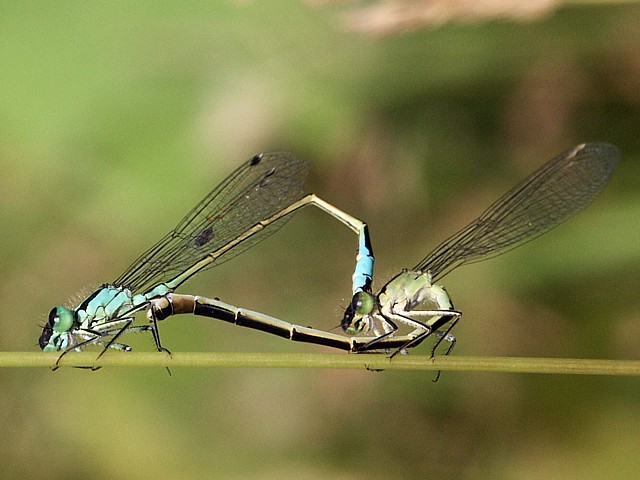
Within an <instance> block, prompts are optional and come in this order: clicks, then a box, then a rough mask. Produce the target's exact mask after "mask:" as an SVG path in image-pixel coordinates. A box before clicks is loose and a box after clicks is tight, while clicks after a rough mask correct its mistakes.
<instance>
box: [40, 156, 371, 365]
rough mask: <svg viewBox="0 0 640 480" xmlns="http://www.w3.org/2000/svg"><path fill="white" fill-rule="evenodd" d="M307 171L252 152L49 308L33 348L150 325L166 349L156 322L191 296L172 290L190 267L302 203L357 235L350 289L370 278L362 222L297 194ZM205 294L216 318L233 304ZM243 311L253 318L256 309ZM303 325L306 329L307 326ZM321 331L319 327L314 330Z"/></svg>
mask: <svg viewBox="0 0 640 480" xmlns="http://www.w3.org/2000/svg"><path fill="white" fill-rule="evenodd" d="M308 170H309V165H308V163H307V162H306V161H304V160H301V159H300V158H297V157H296V156H295V155H293V154H292V153H287V152H275V153H263V154H259V155H256V156H254V157H253V158H251V159H250V160H249V161H247V162H245V163H244V164H243V165H241V166H240V167H239V168H238V169H236V170H235V171H234V172H233V173H232V174H231V175H229V177H227V178H226V179H225V180H224V181H223V182H222V183H221V184H220V185H218V186H217V187H216V188H214V189H213V190H212V191H211V192H210V193H209V194H208V195H207V196H206V197H205V198H204V199H203V200H202V201H200V203H198V204H197V205H196V206H195V207H194V208H193V209H192V210H191V211H190V212H189V213H188V214H187V215H186V216H185V217H184V218H183V219H182V220H181V221H180V223H178V225H177V226H176V227H175V228H174V229H173V230H171V231H170V232H169V233H168V234H167V235H165V236H164V237H163V238H162V239H161V240H160V241H159V242H158V243H156V244H155V245H154V246H152V247H151V248H150V249H149V250H147V251H146V252H145V253H143V254H142V255H141V256H140V257H139V258H138V259H137V260H136V261H135V262H134V263H133V264H132V265H131V266H130V267H129V268H128V269H127V270H126V271H125V272H124V273H123V274H122V275H120V277H118V279H117V280H116V281H114V282H113V283H110V284H105V285H103V286H101V287H100V288H98V289H96V290H95V291H94V292H93V293H91V294H90V295H89V296H88V297H86V298H85V299H84V300H82V301H81V302H80V303H79V304H78V305H77V306H76V307H74V308H67V307H64V306H57V307H54V308H53V309H52V310H51V312H50V314H49V319H48V321H47V323H46V324H45V325H44V328H43V330H42V334H41V336H40V340H39V345H40V348H42V350H44V351H45V352H55V351H62V352H63V353H62V354H63V355H64V353H66V352H68V351H70V350H82V348H83V347H85V346H87V345H91V344H95V345H100V346H102V347H104V349H103V351H102V353H103V352H104V351H106V350H107V349H108V348H112V349H117V350H125V351H129V350H131V347H129V346H128V345H125V344H123V343H118V342H117V340H118V338H119V337H120V336H121V335H122V334H123V333H124V332H147V331H150V332H151V333H152V335H153V338H154V340H155V344H156V347H157V349H158V351H166V349H165V348H163V347H162V343H161V341H160V335H159V331H158V325H157V321H158V320H159V319H162V318H165V317H166V316H168V315H171V314H175V313H184V312H181V309H183V310H184V308H185V305H186V304H187V303H188V299H190V298H199V297H192V296H189V295H177V294H175V293H173V292H174V291H175V290H176V289H177V288H178V287H179V286H181V285H182V284H183V283H184V282H186V281H187V280H188V279H189V278H191V277H192V276H193V275H195V274H196V273H198V272H200V271H202V270H204V269H206V268H210V267H214V266H217V265H220V264H221V263H222V262H224V261H226V260H229V259H230V258H232V257H233V256H235V255H237V254H239V253H241V252H243V251H244V250H246V249H248V248H250V247H252V246H253V245H255V244H256V243H257V242H259V241H260V240H263V239H264V238H266V237H267V236H268V235H270V234H272V233H274V232H275V231H276V230H277V229H278V228H280V227H281V226H282V225H283V223H284V222H285V221H286V220H287V219H288V218H289V217H290V215H291V214H292V213H293V212H295V211H297V210H298V209H300V208H302V207H304V206H306V205H315V206H316V207H318V208H320V209H321V210H323V211H325V212H326V213H328V214H330V215H331V216H333V217H334V218H336V219H338V220H339V221H340V222H342V223H343V224H345V225H346V226H347V227H349V228H350V229H351V230H352V231H354V232H355V233H357V234H358V235H359V238H360V251H359V254H358V257H357V259H358V260H357V268H356V271H357V272H360V273H357V274H354V291H355V290H357V289H359V288H366V287H365V286H366V285H369V284H370V282H371V276H370V274H368V273H367V272H372V269H373V257H372V256H371V255H370V254H369V252H370V247H369V250H367V244H368V234H367V231H366V225H365V224H364V223H363V222H361V221H360V220H358V219H356V218H353V217H352V216H350V215H348V214H346V213H344V212H342V211H341V210H339V209H337V208H336V207H334V206H332V205H330V204H329V203H327V202H325V201H323V200H322V199H320V198H318V197H317V196H315V195H313V194H309V195H306V196H302V193H303V184H304V181H305V179H306V177H307V174H308ZM367 275H369V276H368V277H367ZM205 300H206V301H207V304H208V305H209V307H208V309H205V310H206V311H207V312H209V313H212V312H213V311H214V310H213V309H212V307H211V305H217V303H216V302H218V303H219V305H223V306H224V307H223V308H222V310H221V309H220V308H218V309H217V310H215V311H216V313H218V314H219V315H220V316H222V319H227V317H228V314H229V312H230V311H234V309H235V307H232V306H230V305H227V304H224V303H222V302H219V301H218V300H211V299H205ZM143 310H146V312H147V315H148V317H149V319H150V323H149V324H146V325H134V320H135V318H134V317H135V314H136V313H137V312H140V311H143ZM235 311H236V312H237V311H239V310H238V309H235ZM192 313H198V312H197V311H195V312H192ZM250 313H251V314H253V316H254V318H255V316H259V315H260V314H258V313H257V312H250ZM156 314H158V315H156ZM225 314H226V316H225ZM207 316H214V315H212V314H210V315H207ZM214 318H219V317H214ZM241 318H243V317H242V315H241ZM260 319H262V320H263V324H261V323H260ZM272 320H276V319H271V317H267V316H264V315H263V316H261V317H258V321H257V322H256V321H254V322H252V325H253V324H255V326H253V328H257V329H259V330H265V331H269V330H270V329H273V328H272V326H270V325H273V322H272ZM280 322H281V321H280ZM282 323H283V324H286V322H282ZM264 324H266V326H264ZM276 324H277V322H276ZM252 325H247V326H252ZM287 325H289V324H287ZM301 328H302V327H301ZM307 330H308V331H307ZM305 331H306V333H307V334H308V335H310V336H313V332H314V330H313V329H306V330H305ZM272 333H278V334H280V332H272ZM323 333H327V332H318V335H320V336H321V335H322V334H323ZM327 335H329V337H331V336H332V335H331V334H327ZM102 353H101V354H100V355H102Z"/></svg>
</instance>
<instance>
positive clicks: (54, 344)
mask: <svg viewBox="0 0 640 480" xmlns="http://www.w3.org/2000/svg"><path fill="white" fill-rule="evenodd" d="M73 323H74V316H73V312H72V311H71V310H69V309H68V308H66V307H62V306H58V307H53V308H52V309H51V312H49V320H48V321H47V323H46V324H45V326H44V327H43V329H42V334H41V335H40V340H38V344H39V345H40V348H41V349H42V350H43V351H45V352H57V351H60V350H63V349H65V348H67V346H68V345H67V344H68V343H69V342H68V332H69V330H71V328H72V327H73Z"/></svg>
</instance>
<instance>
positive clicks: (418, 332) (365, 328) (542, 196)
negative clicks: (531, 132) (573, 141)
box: [341, 143, 619, 355]
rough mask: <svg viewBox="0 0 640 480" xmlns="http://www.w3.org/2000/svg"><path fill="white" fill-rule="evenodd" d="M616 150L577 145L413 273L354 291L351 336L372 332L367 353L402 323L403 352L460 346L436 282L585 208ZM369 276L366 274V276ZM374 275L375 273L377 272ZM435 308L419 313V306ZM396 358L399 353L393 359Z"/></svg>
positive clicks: (453, 315)
mask: <svg viewBox="0 0 640 480" xmlns="http://www.w3.org/2000/svg"><path fill="white" fill-rule="evenodd" d="M618 159H619V152H618V150H617V149H616V147H614V146H612V145H608V144H604V143H588V144H582V145H578V146H577V147H575V148H572V149H571V150H568V151H566V152H564V153H562V154H560V155H559V156H557V157H556V158H554V159H553V160H551V161H549V162H548V163H546V164H545V165H543V166H542V167H540V168H539V169H538V170H537V171H535V172H534V173H532V174H531V175H530V176H529V177H527V178H526V179H525V180H523V181H522V182H520V183H519V184H518V185H516V186H515V187H514V188H513V189H511V190H510V191H509V192H507V193H506V194H505V195H504V196H503V197H501V198H500V199H499V200H498V201H496V202H495V203H494V204H493V205H491V206H490V207H489V208H488V209H487V210H486V211H485V212H484V213H483V214H482V215H480V217H478V218H477V219H476V220H474V221H473V222H471V223H470V224H469V225H467V226H466V227H464V228H463V229H462V230H460V231H459V232H458V233H456V234H454V235H453V236H451V237H449V238H448V239H447V240H445V241H444V242H442V243H441V244H440V245H439V246H437V247H436V248H435V250H433V251H432V252H431V253H430V254H429V255H427V256H426V257H425V258H424V259H423V260H422V261H421V262H419V263H418V264H417V265H416V266H415V267H413V268H412V269H410V270H406V269H405V270H402V271H401V272H400V273H398V274H397V275H396V276H395V277H394V278H392V279H391V280H390V281H389V282H388V283H387V284H386V285H385V286H384V287H382V289H381V290H380V292H379V293H378V294H377V295H374V294H373V293H372V291H371V289H370V288H366V287H365V288H362V289H360V290H359V291H356V292H355V294H354V296H353V298H352V300H351V303H350V304H349V306H348V307H347V309H346V312H345V314H344V317H343V319H342V324H341V325H342V328H343V330H344V331H345V332H347V333H349V334H355V335H357V334H361V333H368V332H373V334H374V335H375V338H374V339H373V340H370V341H369V342H367V343H366V344H365V346H364V348H363V350H371V349H373V348H374V347H375V345H376V344H378V343H379V342H383V343H384V341H385V340H386V339H388V338H391V337H393V335H394V334H395V332H396V331H397V330H398V324H405V325H408V326H409V327H410V328H412V329H413V332H412V333H411V334H410V335H409V337H412V338H411V339H410V340H408V341H407V342H406V343H405V344H404V345H402V346H401V347H400V348H399V349H398V350H396V352H395V353H397V352H398V351H403V350H404V349H406V348H408V347H412V346H415V345H417V344H418V343H420V342H422V341H423V340H424V339H426V338H427V337H429V336H430V335H432V334H434V335H436V336H437V337H438V341H437V342H436V344H435V345H434V347H433V350H432V354H434V353H435V351H436V349H437V347H438V346H439V344H440V343H441V342H442V341H443V340H445V341H447V342H449V348H448V349H447V350H446V353H445V355H446V354H448V353H450V352H451V349H452V348H453V347H454V345H455V337H453V336H452V335H451V333H450V332H451V330H452V329H453V327H454V326H455V325H456V323H457V322H458V320H460V317H461V315H462V314H461V313H460V312H459V311H456V310H455V309H454V307H453V303H452V301H451V299H450V298H449V295H448V293H447V292H446V290H445V289H444V287H442V286H440V285H437V284H435V283H434V282H436V281H437V280H438V279H440V278H441V277H443V276H444V275H446V274H447V273H449V272H451V271H452V270H453V269H455V268H457V267H459V266H461V265H465V264H469V263H474V262H479V261H482V260H486V259H488V258H492V257H495V256H497V255H500V254H502V253H504V252H506V251H508V250H510V249H513V248H515V247H517V246H519V245H522V244H523V243H525V242H528V241H530V240H533V239H534V238H536V237H538V236H540V235H542V234H544V233H546V232H548V231H549V230H551V229H552V228H554V227H556V226H557V225H559V224H560V223H562V222H564V221H565V220H567V219H568V218H570V217H571V216H573V215H575V214H576V213H577V212H579V211H580V210H582V209H583V208H584V207H586V206H587V205H588V204H589V203H590V202H591V201H592V200H593V199H594V198H595V197H596V196H597V195H598V193H599V192H600V191H601V190H602V189H603V188H604V186H605V185H606V184H607V182H608V181H609V177H610V176H611V173H612V172H613V169H614V167H615V166H616V164H617V163H618ZM364 273H365V274H366V273H367V272H364ZM371 273H372V272H371ZM429 306H430V307H432V308H427V309H420V307H429ZM395 353H394V354H395Z"/></svg>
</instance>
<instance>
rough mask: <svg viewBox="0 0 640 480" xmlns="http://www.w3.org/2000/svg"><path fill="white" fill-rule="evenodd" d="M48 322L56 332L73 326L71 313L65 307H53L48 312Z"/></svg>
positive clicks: (64, 330)
mask: <svg viewBox="0 0 640 480" xmlns="http://www.w3.org/2000/svg"><path fill="white" fill-rule="evenodd" d="M49 324H50V325H51V327H52V328H53V330H54V331H56V332H61V333H64V332H68V331H69V330H71V327H72V326H73V313H71V310H69V309H68V308H66V307H55V308H54V309H53V310H51V313H50V314H49Z"/></svg>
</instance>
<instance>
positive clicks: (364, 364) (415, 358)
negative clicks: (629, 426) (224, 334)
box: [0, 352, 640, 376]
mask: <svg viewBox="0 0 640 480" xmlns="http://www.w3.org/2000/svg"><path fill="white" fill-rule="evenodd" d="M96 356H97V354H96V353H92V352H82V353H75V352H71V353H69V354H67V355H65V356H64V357H63V358H62V359H61V360H60V363H59V366H60V367H87V366H92V367H141V366H146V367H170V368H174V367H218V368H220V367H223V368H234V367H235V368H341V369H369V370H455V371H468V372H469V371H471V372H509V373H554V374H565V375H567V374H572V375H627V376H638V375H640V360H589V359H572V358H524V357H459V356H456V357H454V356H450V357H436V358H431V357H430V356H425V355H396V356H395V357H394V358H392V359H390V358H388V357H387V356H385V355H376V354H359V355H348V354H341V353H336V354H327V353H182V352H179V353H173V354H172V355H171V356H168V355H165V354H162V353H155V352H154V353H146V352H130V353H119V352H107V353H106V354H105V355H103V356H102V357H101V358H100V359H96ZM57 358H58V354H55V353H54V354H47V353H41V352H33V353H32V352H0V367H51V366H53V365H55V362H56V360H57Z"/></svg>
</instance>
